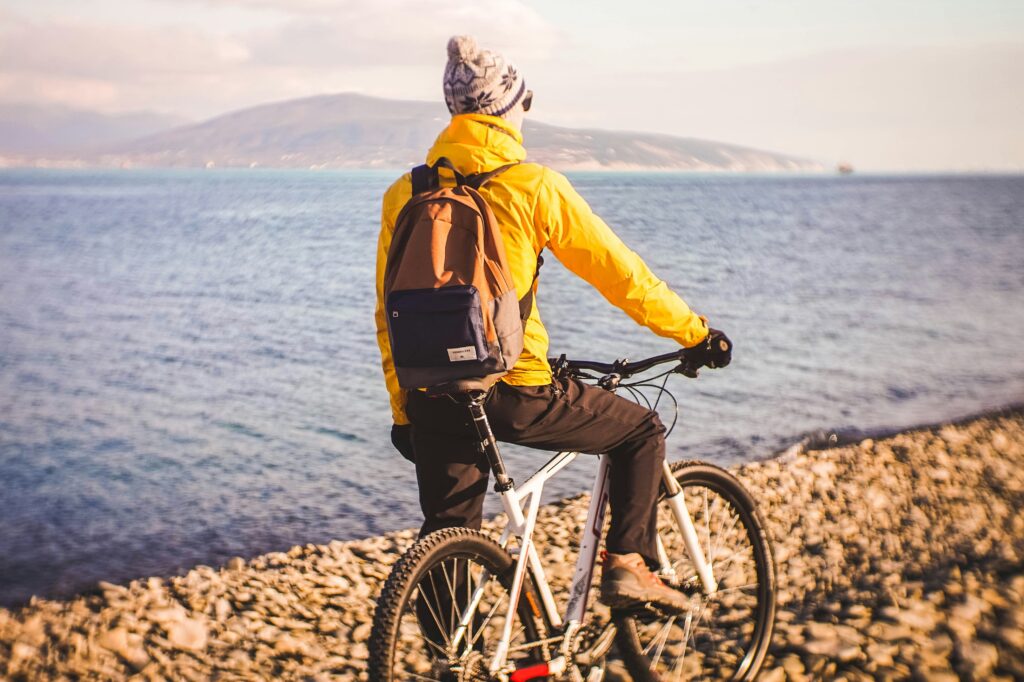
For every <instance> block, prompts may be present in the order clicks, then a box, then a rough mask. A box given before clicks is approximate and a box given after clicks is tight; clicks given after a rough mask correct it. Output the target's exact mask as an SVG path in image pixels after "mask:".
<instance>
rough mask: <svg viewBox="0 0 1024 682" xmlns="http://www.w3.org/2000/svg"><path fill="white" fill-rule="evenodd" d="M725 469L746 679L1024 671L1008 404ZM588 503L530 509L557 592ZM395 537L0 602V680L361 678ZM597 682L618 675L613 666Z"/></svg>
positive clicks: (1018, 503)
mask: <svg viewBox="0 0 1024 682" xmlns="http://www.w3.org/2000/svg"><path fill="white" fill-rule="evenodd" d="M396 457H397V455H396ZM734 473H735V474H736V475H737V476H738V477H739V478H740V479H741V480H742V481H743V482H744V484H745V485H746V486H747V487H748V488H749V489H750V490H751V492H752V493H753V495H754V497H755V499H758V500H759V501H760V505H761V510H762V514H763V515H764V517H765V520H766V522H767V524H768V527H769V530H770V533H771V535H772V536H773V538H774V543H775V550H776V559H777V562H778V568H779V612H778V623H777V629H776V634H775V638H774V646H773V650H772V653H771V654H770V656H769V658H768V660H767V662H766V664H765V667H764V669H763V672H762V675H761V678H760V679H762V680H771V681H773V682H777V681H780V680H787V679H789V680H806V679H834V680H840V679H845V680H866V679H882V680H903V679H915V680H939V681H942V680H956V679H979V680H981V679H984V680H1024V512H1022V509H1024V415H1022V414H1020V413H1010V414H1002V415H996V416H991V417H984V418H979V419H975V420H972V421H970V422H966V423H963V424H959V425H947V426H943V427H939V428H934V429H923V430H917V431H911V432H907V433H903V434H900V435H897V436H894V437H892V438H887V439H884V440H879V441H877V442H873V441H871V440H865V441H863V442H861V443H859V444H856V445H850V446H844V447H837V448H832V449H828V450H819V451H814V452H808V453H796V454H789V455H785V456H782V457H779V458H777V459H773V460H768V461H765V462H758V463H753V464H748V465H744V466H741V467H738V468H736V469H734ZM586 503H587V499H586V496H579V497H575V498H571V499H569V500H565V501H563V502H560V503H558V504H555V505H551V506H549V507H546V508H545V509H544V510H543V512H542V517H541V519H540V522H539V526H538V529H539V533H540V535H539V538H540V539H541V541H542V542H544V543H545V545H546V549H545V558H546V559H547V560H549V561H551V562H553V564H549V565H554V566H556V568H555V569H554V570H552V572H551V577H552V578H553V581H554V583H555V585H556V587H557V588H560V589H564V587H565V583H566V581H567V579H568V577H569V575H568V574H569V572H570V571H571V559H572V552H573V542H574V540H573V538H574V537H576V533H575V530H574V529H575V528H576V526H578V525H579V524H580V523H581V522H582V521H583V517H584V516H585V514H586ZM412 540H413V532H412V531H401V532H396V533H391V534H389V535H386V536H384V537H379V538H369V539H366V540H358V541H353V542H332V543H330V544H327V545H305V546H296V547H293V548H292V549H291V550H289V551H288V552H279V553H272V554H267V555H265V556H261V557H257V558H255V559H252V560H250V561H245V560H243V559H240V558H238V559H233V560H232V561H230V562H229V563H228V565H227V566H225V567H222V568H220V569H214V568H210V567H206V566H198V567H196V568H195V569H193V570H192V571H190V572H189V573H187V574H186V575H183V576H178V577H173V578H169V579H164V578H149V579H140V580H136V581H132V582H131V583H129V584H128V585H112V584H106V583H101V584H100V586H99V590H98V591H97V594H93V595H86V596H81V597H78V598H75V599H71V600H68V601H49V600H33V601H32V602H31V603H30V604H28V605H27V606H25V607H24V608H21V609H18V610H14V611H8V610H3V609H0V679H11V680H21V679H104V680H107V679H117V680H120V679H128V678H134V679H183V680H206V679H223V680H232V679H246V680H248V679H365V677H366V673H365V670H366V657H367V647H366V640H367V637H368V636H369V633H370V621H371V617H372V612H373V599H374V596H375V595H376V594H377V593H378V592H379V590H380V587H381V583H382V581H383V580H384V578H385V577H386V576H387V572H388V569H389V567H390V564H391V563H392V562H393V561H394V560H395V559H396V558H397V556H398V554H399V553H400V552H401V551H402V550H404V549H405V548H406V547H407V546H408V545H409V544H410V543H411V542H412ZM608 679H610V680H623V679H628V676H626V675H625V673H624V672H623V671H622V668H621V665H620V664H618V663H617V662H615V661H612V662H611V663H610V671H609V675H608Z"/></svg>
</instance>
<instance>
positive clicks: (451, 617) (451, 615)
mask: <svg viewBox="0 0 1024 682" xmlns="http://www.w3.org/2000/svg"><path fill="white" fill-rule="evenodd" d="M452 561H453V562H454V563H455V568H454V569H452V572H453V573H456V574H457V573H458V570H459V557H455V558H454V559H452ZM441 570H442V571H443V572H444V581H445V583H446V584H447V585H448V594H450V595H451V597H452V600H451V608H449V609H448V633H449V634H451V633H453V632H455V623H456V620H455V619H456V615H455V613H456V611H457V605H458V603H459V600H458V599H457V598H456V597H455V585H454V584H453V583H452V580H451V577H450V576H449V575H448V562H447V561H445V562H443V563H442V564H441Z"/></svg>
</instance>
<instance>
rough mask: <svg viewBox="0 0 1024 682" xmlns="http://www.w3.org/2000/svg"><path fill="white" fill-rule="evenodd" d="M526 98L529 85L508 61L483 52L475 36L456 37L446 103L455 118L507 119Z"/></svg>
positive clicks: (448, 69) (450, 43)
mask: <svg viewBox="0 0 1024 682" xmlns="http://www.w3.org/2000/svg"><path fill="white" fill-rule="evenodd" d="M524 94H526V82H525V81H524V80H523V77H522V76H521V75H520V74H519V70H518V69H516V67H515V66H513V65H512V63H511V62H509V61H508V60H507V59H505V58H504V57H503V56H501V55H500V54H498V53H497V52H491V51H490V50H481V49H480V47H479V46H478V45H477V42H476V39H474V38H473V37H472V36H452V38H451V39H450V40H449V41H448V64H447V66H445V69H444V102H445V104H447V105H448V111H450V112H451V113H452V115H455V114H489V115H491V116H504V115H505V114H507V113H508V112H509V111H511V110H512V107H514V106H515V105H516V104H517V103H519V101H520V100H521V99H522V98H523V95H524Z"/></svg>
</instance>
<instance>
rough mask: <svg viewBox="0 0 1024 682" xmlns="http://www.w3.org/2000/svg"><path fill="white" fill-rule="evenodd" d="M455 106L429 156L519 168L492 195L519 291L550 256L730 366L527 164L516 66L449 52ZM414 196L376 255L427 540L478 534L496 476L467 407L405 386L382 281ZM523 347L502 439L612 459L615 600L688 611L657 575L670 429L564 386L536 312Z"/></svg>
mask: <svg viewBox="0 0 1024 682" xmlns="http://www.w3.org/2000/svg"><path fill="white" fill-rule="evenodd" d="M444 97H445V102H446V103H447V105H448V109H449V111H450V112H451V113H452V120H451V122H450V123H449V125H448V127H447V128H445V129H444V130H443V131H442V132H441V134H440V135H439V136H438V138H437V141H436V142H435V143H434V146H433V147H432V148H431V150H430V152H429V153H428V155H427V163H429V164H431V165H433V164H434V163H436V162H437V160H438V159H440V158H442V157H446V158H448V159H449V160H450V161H452V162H453V164H454V165H455V167H456V168H457V169H458V170H459V172H461V173H462V174H464V175H466V174H476V173H482V172H486V171H489V170H493V169H495V168H498V167H500V166H505V165H507V164H511V163H515V164H516V165H514V166H512V167H511V168H509V169H508V170H506V171H504V172H503V173H502V174H501V175H499V176H497V177H496V178H494V179H493V180H491V181H489V182H488V183H487V184H485V185H484V186H483V187H482V188H481V190H480V191H481V194H482V195H483V196H484V198H485V199H486V200H487V203H488V205H489V206H490V207H491V209H492V210H493V211H494V215H495V217H496V219H497V221H498V225H499V228H500V230H501V233H502V237H503V239H504V245H505V251H506V253H507V256H508V261H509V266H510V269H511V272H512V278H513V280H514V284H515V286H516V295H517V297H518V298H520V299H521V298H523V296H525V295H526V294H527V292H528V291H529V289H530V288H531V287H535V286H536V284H535V274H536V269H537V265H538V261H537V256H538V254H539V253H540V252H541V250H542V249H549V250H550V251H551V253H553V254H554V255H555V256H557V257H558V259H559V260H560V261H561V262H562V263H564V264H565V265H566V267H568V268H569V269H570V270H572V271H573V272H574V273H576V274H577V275H579V276H580V277H582V278H583V279H585V280H586V281H587V282H589V283H590V284H591V285H593V286H594V287H595V288H597V290H598V291H600V292H601V293H602V294H603V295H604V297H605V298H607V299H608V300H609V301H610V302H611V303H613V304H614V305H616V306H618V307H619V308H621V309H622V310H623V311H625V312H626V313H627V314H628V315H629V316H630V317H632V318H633V319H634V320H636V321H637V322H638V323H640V324H642V325H644V326H646V327H648V328H649V329H650V330H651V331H653V332H654V333H656V334H659V335H661V336H665V337H668V338H670V339H673V340H675V341H677V342H678V343H680V344H682V345H683V346H685V347H688V348H695V351H694V353H695V355H697V356H698V359H699V360H701V361H703V362H705V363H706V364H708V365H709V366H718V367H724V366H725V365H727V364H729V360H730V352H731V345H727V346H726V347H727V348H729V350H722V345H720V344H718V343H714V344H712V343H711V341H712V340H717V338H722V339H724V338H725V337H724V335H722V334H721V333H720V332H716V331H714V330H710V329H709V328H708V326H707V323H706V322H705V320H704V318H702V317H699V316H698V315H696V314H694V313H693V312H692V311H691V310H690V309H689V307H688V306H687V305H686V303H684V302H683V301H682V299H680V298H679V297H678V296H677V295H676V294H674V293H673V292H672V291H671V290H669V288H668V287H667V286H666V285H665V283H664V282H662V281H661V280H659V279H658V278H657V277H655V275H654V274H653V273H652V272H651V270H650V269H649V268H648V267H647V265H646V264H645V263H644V262H643V260H641V258H640V257H639V256H638V255H637V254H635V253H634V252H633V251H631V250H630V249H629V248H627V247H626V246H625V244H623V243H622V241H621V240H619V238H618V237H617V236H616V235H615V234H614V233H613V232H612V230H611V229H610V228H609V227H608V226H607V225H606V224H605V223H604V222H603V221H602V220H601V219H600V218H598V217H597V216H596V215H594V213H593V212H592V211H591V210H590V207H589V206H588V205H587V203H586V202H585V201H584V200H583V198H582V197H580V195H579V194H577V193H576V191H575V190H574V189H573V187H572V185H571V184H570V183H569V181H568V180H567V179H566V178H565V177H564V176H562V175H560V174H559V173H556V172H554V171H552V170H550V169H548V168H545V167H544V166H541V165H538V164H533V163H524V162H523V161H524V159H525V158H526V151H525V150H524V149H523V146H522V135H521V133H520V128H521V127H522V121H523V117H524V115H525V113H526V112H527V111H529V109H530V105H531V103H532V99H533V93H532V92H531V91H529V90H527V89H526V84H525V82H524V80H523V77H522V76H521V75H520V73H519V72H518V71H517V70H516V68H515V67H514V66H513V65H512V64H511V63H510V62H508V60H506V59H505V58H504V57H502V56H501V55H499V54H496V53H494V52H490V51H487V50H481V49H479V48H478V47H477V45H476V42H475V41H474V40H473V39H472V38H469V37H465V36H459V37H454V38H452V39H451V40H450V41H449V43H448V64H447V66H446V68H445V72H444ZM411 194H412V185H411V180H410V174H409V173H406V174H405V175H403V176H402V177H401V178H399V179H398V180H397V181H396V182H395V183H394V184H393V185H391V187H390V188H389V189H388V190H387V192H386V193H385V195H384V203H383V211H382V218H381V233H380V240H379V243H378V248H377V310H376V321H377V341H378V343H379V344H380V349H381V355H382V358H383V367H384V376H385V379H386V381H387V385H388V390H389V392H390V394H391V407H392V412H393V415H394V424H395V425H394V427H393V429H392V442H393V443H394V444H395V446H396V448H397V449H398V450H399V451H400V452H401V453H402V454H403V456H405V457H406V458H407V459H410V460H412V461H414V462H415V464H416V477H417V480H418V482H419V492H420V506H421V508H422V510H423V515H424V517H425V521H424V523H423V526H422V529H421V531H420V534H421V536H422V535H426V534H427V533H430V532H432V531H435V530H438V529H441V528H446V527H451V526H468V527H470V528H479V527H480V522H481V515H482V509H483V496H484V494H485V492H486V490H487V478H488V474H489V470H488V466H487V463H486V460H485V458H484V457H483V456H482V455H481V454H480V453H479V451H478V450H477V447H476V446H477V440H478V439H477V436H476V432H475V430H474V429H473V427H472V425H471V424H470V422H469V419H468V415H467V413H466V410H465V408H464V407H463V406H459V405H456V404H454V403H453V402H452V401H450V400H446V399H443V398H440V399H439V398H430V397H427V395H426V394H425V393H424V392H422V391H403V390H401V389H400V388H399V386H398V380H397V378H396V375H395V368H394V364H393V361H392V355H391V348H390V342H389V338H388V329H387V320H386V317H385V314H384V302H383V291H384V271H385V266H386V261H387V254H388V249H389V247H390V244H391V235H392V232H393V229H394V225H395V220H396V218H397V217H398V214H399V212H400V211H401V209H402V207H403V206H404V205H405V203H406V202H408V201H409V198H410V196H411ZM524 334H525V348H524V350H523V353H522V355H521V356H520V357H519V361H518V362H517V363H516V365H515V367H514V368H513V369H512V371H510V372H509V373H508V374H507V375H505V376H504V377H503V378H502V379H501V380H500V381H499V382H498V383H497V384H495V386H494V387H493V388H492V389H491V391H490V394H489V396H488V398H487V404H486V411H487V415H488V419H489V421H490V423H491V428H492V429H493V431H494V434H495V436H496V437H497V438H498V440H500V441H504V442H510V443H518V444H521V445H527V446H531V447H535V448H541V449H545V450H573V451H579V452H589V453H606V454H607V455H608V457H609V458H610V462H611V482H610V489H609V500H610V505H611V529H610V532H609V533H608V537H607V538H606V546H607V552H608V554H607V557H606V559H605V563H604V571H603V576H602V584H601V597H602V600H603V601H605V602H606V603H609V604H612V605H617V606H624V605H627V604H631V603H634V602H638V601H639V602H653V603H656V604H658V605H660V606H662V607H666V608H670V609H685V608H686V606H687V603H686V601H685V599H684V598H683V597H682V595H681V594H680V593H679V592H676V591H674V590H672V589H671V588H669V587H667V586H665V585H663V584H661V582H660V581H659V580H658V579H657V577H656V576H654V574H653V573H652V572H651V571H650V567H652V566H655V565H656V563H657V549H656V533H657V528H656V524H657V516H656V508H655V502H656V499H657V495H658V489H659V484H660V480H661V473H662V463H663V461H664V458H665V436H664V433H665V429H664V427H663V426H662V424H661V421H660V420H659V419H658V415H657V413H655V412H653V411H651V410H648V409H646V408H644V407H641V406H639V405H637V404H636V403H633V402H632V401H629V400H626V399H625V398H621V397H618V396H616V395H614V394H612V393H609V392H607V391H604V390H602V389H599V388H596V387H593V386H588V385H585V384H582V383H580V382H577V381H570V380H561V381H559V382H558V383H553V382H552V372H551V367H550V366H549V365H548V362H547V352H548V335H547V332H546V331H545V329H544V325H543V324H542V323H541V320H540V313H539V311H538V309H537V306H536V304H534V307H533V309H532V311H531V312H530V315H529V317H528V318H527V320H526V323H525V329H524Z"/></svg>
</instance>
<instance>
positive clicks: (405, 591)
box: [369, 349, 776, 682]
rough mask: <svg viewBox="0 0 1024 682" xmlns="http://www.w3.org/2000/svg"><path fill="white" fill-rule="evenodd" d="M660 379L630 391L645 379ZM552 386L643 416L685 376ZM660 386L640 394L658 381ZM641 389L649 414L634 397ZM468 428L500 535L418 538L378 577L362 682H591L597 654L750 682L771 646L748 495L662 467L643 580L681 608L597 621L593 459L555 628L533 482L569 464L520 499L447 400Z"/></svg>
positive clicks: (688, 369) (683, 366)
mask: <svg viewBox="0 0 1024 682" xmlns="http://www.w3.org/2000/svg"><path fill="white" fill-rule="evenodd" d="M669 363H671V364H672V365H673V366H672V367H671V368H670V369H668V370H667V371H664V372H663V373H662V374H658V375H656V376H653V377H648V378H647V379H643V378H640V379H637V380H632V379H633V377H635V376H636V375H639V374H642V373H644V372H648V371H650V370H651V369H653V368H654V367H657V366H659V365H664V364H669ZM552 368H553V369H554V372H555V377H556V381H557V380H560V379H562V378H564V377H571V378H574V379H578V380H581V381H594V382H596V383H597V385H598V386H600V387H602V388H604V389H606V390H609V391H625V392H628V393H630V394H631V395H634V397H635V398H636V399H637V400H643V401H646V402H647V405H648V406H649V407H651V408H652V409H657V408H658V405H659V402H660V400H661V398H662V396H668V397H669V398H670V399H671V400H672V404H673V407H674V408H675V415H674V416H673V419H672V422H671V425H670V426H669V428H668V431H669V432H671V429H672V428H673V427H674V426H675V422H676V418H677V416H678V408H677V403H676V401H675V398H674V396H672V394H671V393H670V392H669V391H668V390H667V389H666V387H665V385H666V382H667V381H668V378H669V376H670V375H672V374H683V375H686V376H690V377H696V376H697V373H698V370H699V367H698V366H697V365H695V363H694V362H693V361H691V360H689V359H688V358H687V355H686V350H685V349H682V350H679V351H676V352H673V353H668V354H665V355H659V356H655V357H651V358H647V359H645V360H640V361H638V362H630V361H628V360H617V361H615V362H613V363H602V362H591V361H570V360H566V359H565V356H564V355H563V356H562V357H560V358H558V359H557V360H552ZM662 378H663V381H662V382H661V383H660V385H659V384H657V383H654V382H655V381H656V380H657V379H662ZM649 390H656V391H657V396H658V397H657V400H655V401H654V403H651V401H650V398H649V397H648V396H647V393H646V392H645V391H649ZM451 397H452V399H457V400H459V401H460V402H463V403H464V404H465V406H466V409H467V410H468V412H469V414H470V415H471V416H472V420H473V424H474V425H475V427H476V430H477V434H478V436H479V439H480V449H481V451H482V452H483V453H484V454H485V455H486V457H487V461H488V464H489V465H490V469H491V472H492V473H493V474H494V477H495V486H494V487H495V490H496V491H497V492H498V494H499V495H500V497H501V503H502V506H503V508H504V511H505V515H506V518H507V521H506V523H505V525H504V528H503V529H502V531H501V535H500V538H498V539H497V540H496V539H494V538H492V537H490V536H488V535H486V534H484V533H482V532H480V531H476V530H471V529H468V528H447V529H443V530H439V531H436V532H434V533H431V534H429V535H427V536H426V537H424V538H421V539H420V540H419V541H418V542H416V543H415V544H414V545H413V546H412V547H411V548H409V549H408V550H407V551H406V552H405V553H404V554H403V555H402V557H401V558H400V559H399V560H398V562H397V563H396V564H395V566H394V567H393V569H392V570H391V574H390V576H389V577H388V579H387V581H386V582H385V585H384V587H383V589H382V591H381V595H380V597H379V599H378V602H377V609H376V612H375V615H374V621H373V630H372V633H371V636H370V646H369V648H370V659H369V677H370V679H371V680H374V681H378V680H379V681H382V682H391V681H399V680H402V681H405V680H439V681H444V682H455V681H458V682H461V681H468V680H481V681H483V680H500V681H501V682H524V681H525V680H532V679H540V678H549V679H567V680H573V681H574V682H597V681H599V680H602V679H603V678H604V672H605V666H606V660H607V657H608V654H609V652H611V651H612V649H613V647H615V646H617V649H618V652H617V653H618V655H619V656H620V657H621V659H622V661H623V663H624V664H625V666H626V668H627V669H628V670H629V672H630V674H631V675H632V676H633V678H634V680H638V681H645V682H646V681H650V680H683V679H702V678H713V679H718V678H723V679H734V680H750V679H753V678H754V677H755V676H756V675H757V672H758V671H759V669H760V667H761V664H762V662H763V660H764V657H765V654H766V653H767V651H768V646H769V644H770V642H771V636H772V629H773V626H774V620H775V592H776V583H775V563H774V559H773V556H772V548H771V544H770V542H769V539H768V535H767V533H766V531H765V528H764V523H763V522H762V520H761V517H760V515H759V514H758V511H757V508H756V505H755V503H754V501H753V499H752V498H751V496H750V494H749V493H747V491H746V490H745V489H744V488H743V486H742V485H741V484H740V482H739V481H738V480H737V479H736V478H735V477H734V476H732V475H731V474H730V473H728V472H727V471H725V470H723V469H721V468H719V467H716V466H713V465H711V464H707V463H702V462H697V461H690V462H679V463H676V464H673V465H669V464H668V463H666V465H665V468H664V473H663V477H662V485H661V494H660V498H659V501H658V507H659V509H658V545H657V546H658V559H659V562H658V563H659V565H658V567H657V568H656V569H654V570H655V573H656V574H657V575H658V577H659V578H661V580H662V581H663V582H665V583H666V584H668V585H671V586H672V587H674V588H675V589H677V590H679V591H680V592H681V593H683V594H684V595H686V596H687V598H688V600H689V608H688V609H687V610H686V611H684V612H681V613H680V612H672V613H670V612H665V611H662V610H659V609H658V608H657V607H655V606H653V605H651V604H643V605H639V606H636V607H632V608H628V609H614V610H609V609H607V608H606V607H603V606H602V605H600V604H598V603H597V600H596V599H594V597H595V595H596V592H597V590H596V589H595V588H594V580H593V579H594V568H595V563H596V561H595V560H596V558H597V556H598V548H599V545H600V543H601V538H602V535H603V533H604V528H605V519H604V517H605V510H606V507H607V501H608V472H609V463H608V461H607V457H605V456H600V458H599V464H598V471H597V476H596V479H595V482H594V486H593V490H592V493H591V497H590V502H589V508H588V511H587V517H586V522H585V523H584V524H583V526H582V528H580V529H579V532H580V537H579V552H578V556H577V560H576V566H575V572H574V574H573V578H572V581H571V585H570V587H569V590H568V600H567V604H566V607H565V612H564V615H562V614H560V613H559V610H558V606H557V601H556V599H555V596H554V594H553V592H552V590H551V587H550V585H549V584H548V580H547V578H546V575H545V568H544V565H543V563H542V561H541V559H540V556H541V553H540V550H541V549H543V548H542V547H538V545H537V544H536V543H535V542H534V531H535V526H536V521H537V515H538V510H539V507H540V499H541V493H542V491H543V489H544V484H545V483H546V482H547V481H548V480H549V479H550V478H552V477H553V476H555V475H556V474H557V473H558V472H559V471H561V470H562V469H563V468H565V467H566V466H567V465H568V464H570V463H571V462H572V461H573V460H574V459H575V458H576V457H577V456H578V455H579V453H576V452H559V453H558V454H556V455H555V456H554V457H552V458H551V459H550V460H549V461H548V462H547V463H546V464H545V465H544V466H542V467H541V468H540V469H539V470H537V471H536V472H535V473H534V474H533V475H532V476H531V477H530V478H529V479H528V480H527V481H526V482H525V483H524V484H523V485H521V486H516V485H515V483H514V482H513V480H512V478H511V477H510V476H509V475H508V472H507V471H506V470H505V466H504V463H503V461H502V458H501V454H500V452H499V450H498V445H497V442H496V441H495V439H494V435H493V433H492V432H491V427H490V424H489V423H488V421H487V415H486V413H485V411H484V400H485V398H486V395H485V394H484V393H483V392H475V393H469V394H459V395H458V396H456V395H452V396H451Z"/></svg>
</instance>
